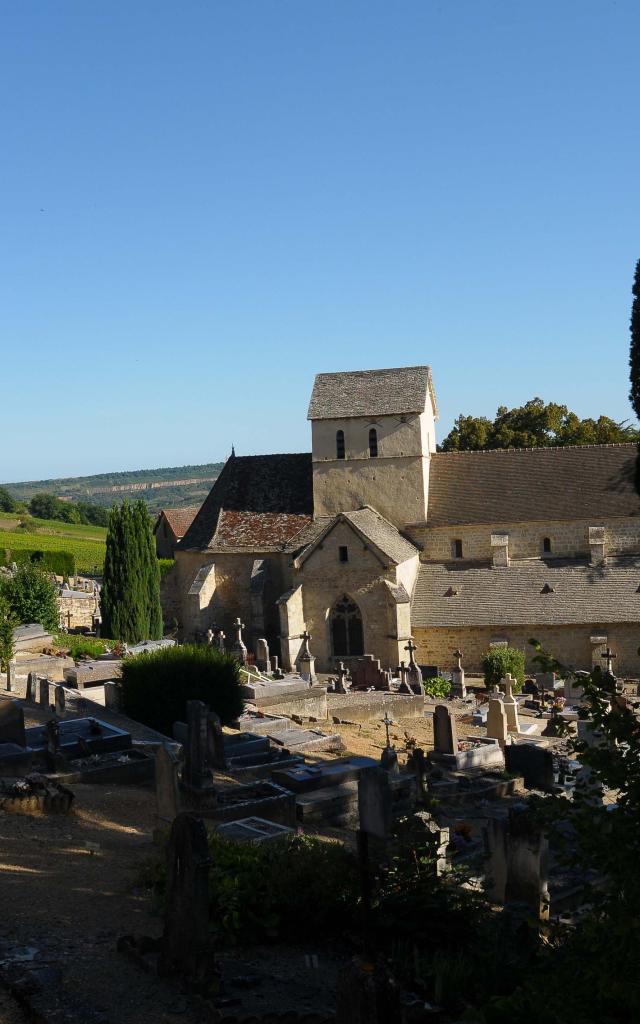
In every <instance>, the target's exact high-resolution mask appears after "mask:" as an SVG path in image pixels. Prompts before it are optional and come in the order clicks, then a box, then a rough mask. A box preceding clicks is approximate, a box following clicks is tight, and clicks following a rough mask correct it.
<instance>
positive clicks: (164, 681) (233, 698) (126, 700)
mask: <svg viewBox="0 0 640 1024" xmlns="http://www.w3.org/2000/svg"><path fill="white" fill-rule="evenodd" d="M120 687H121V695H122V706H123V709H124V711H125V712H126V713H127V714H128V715H129V716H130V717H131V718H135V720H136V721H137V722H143V723H144V724H145V725H148V726H150V727H151V728H152V729H157V730H158V731H159V732H162V733H164V734H165V735H166V736H170V735H171V730H172V726H173V723H174V722H176V721H185V720H186V705H187V701H188V700H201V701H204V703H205V704H208V705H209V707H210V708H211V710H212V711H215V712H216V714H218V715H219V716H220V718H221V719H222V722H223V724H227V723H229V722H231V721H233V720H234V719H235V718H237V717H238V715H240V714H241V713H242V709H243V707H244V698H243V696H242V693H241V690H240V668H239V664H238V662H237V661H236V659H235V658H232V657H231V656H230V655H228V654H223V653H222V652H221V651H218V650H216V649H215V648H212V647H204V646H198V645H197V644H185V645H184V646H179V647H178V646H176V647H165V648H162V649H161V650H159V651H152V652H151V653H149V654H140V655H138V656H137V657H135V658H125V659H124V661H123V663H122V679H121V682H120Z"/></svg>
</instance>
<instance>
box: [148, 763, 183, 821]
mask: <svg viewBox="0 0 640 1024" xmlns="http://www.w3.org/2000/svg"><path fill="white" fill-rule="evenodd" d="M178 765H179V761H178V758H177V756H176V755H175V754H174V753H173V751H172V750H171V749H170V748H169V747H168V746H166V745H163V746H161V747H158V749H157V751H156V756H155V780H156V828H155V830H154V840H158V839H160V838H161V836H162V833H164V832H165V831H166V830H167V829H168V828H171V825H172V824H173V821H174V819H175V818H176V817H177V815H178V814H179V813H180V791H179V789H178Z"/></svg>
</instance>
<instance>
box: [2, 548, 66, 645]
mask: <svg viewBox="0 0 640 1024" xmlns="http://www.w3.org/2000/svg"><path fill="white" fill-rule="evenodd" d="M3 593H4V595H5V597H6V599H7V602H8V604H9V606H10V609H11V611H12V613H13V614H14V616H15V617H16V619H17V620H18V622H19V623H21V624H22V623H28V622H40V623H42V625H43V626H44V628H45V629H47V630H50V631H51V632H54V631H55V630H56V629H57V628H58V619H59V616H58V598H57V589H56V586H55V584H54V583H52V582H51V580H50V578H49V577H48V576H47V574H46V573H45V572H43V571H42V570H41V569H40V568H39V567H38V566H37V565H34V563H33V562H24V563H23V564H22V565H19V566H18V571H17V572H16V573H15V575H14V576H11V577H10V578H9V579H7V580H6V582H5V584H4V586H3Z"/></svg>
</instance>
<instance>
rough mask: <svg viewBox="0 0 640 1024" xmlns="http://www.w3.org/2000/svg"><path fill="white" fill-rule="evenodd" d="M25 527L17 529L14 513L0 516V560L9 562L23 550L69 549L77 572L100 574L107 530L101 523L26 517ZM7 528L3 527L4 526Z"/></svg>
mask: <svg viewBox="0 0 640 1024" xmlns="http://www.w3.org/2000/svg"><path fill="white" fill-rule="evenodd" d="M27 522H28V529H16V528H15V527H16V526H17V525H18V524H17V523H16V522H15V516H11V515H6V516H0V562H11V561H12V559H13V558H14V557H15V554H14V553H16V552H19V551H25V550H30V549H31V550H38V551H69V552H71V554H73V556H74V558H75V563H76V571H77V572H80V573H90V574H94V573H98V574H99V573H101V572H102V567H103V565H104V555H105V546H106V545H105V539H106V533H107V531H106V530H105V529H104V528H103V527H100V526H76V525H75V524H68V523H59V522H57V521H53V520H51V521H47V520H43V519H29V520H27ZM6 526H8V527H10V528H9V529H6V528H5V527H6Z"/></svg>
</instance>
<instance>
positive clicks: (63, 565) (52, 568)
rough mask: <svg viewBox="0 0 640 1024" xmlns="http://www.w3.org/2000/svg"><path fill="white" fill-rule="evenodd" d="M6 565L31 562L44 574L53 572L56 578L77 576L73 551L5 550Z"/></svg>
mask: <svg viewBox="0 0 640 1024" xmlns="http://www.w3.org/2000/svg"><path fill="white" fill-rule="evenodd" d="M4 555H5V565H9V564H10V563H11V562H15V563H16V565H25V564H26V563H27V562H31V563H32V564H33V565H37V566H38V568H39V569H42V570H43V572H52V573H54V575H55V576H65V577H69V576H75V574H76V559H75V555H74V554H73V552H71V551H42V550H41V549H40V548H17V549H16V550H15V551H13V550H5V552H4Z"/></svg>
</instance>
